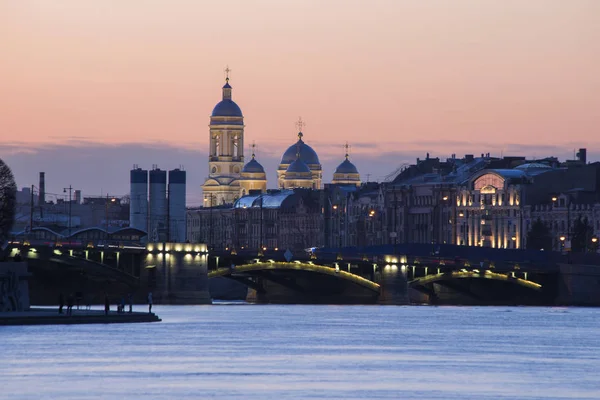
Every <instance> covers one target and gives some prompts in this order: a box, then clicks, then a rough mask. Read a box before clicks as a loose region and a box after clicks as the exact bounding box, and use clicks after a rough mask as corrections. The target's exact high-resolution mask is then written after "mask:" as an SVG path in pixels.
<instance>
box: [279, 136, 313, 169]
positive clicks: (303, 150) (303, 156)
mask: <svg viewBox="0 0 600 400" xmlns="http://www.w3.org/2000/svg"><path fill="white" fill-rule="evenodd" d="M298 147H300V160H302V161H303V163H304V164H320V162H319V156H318V155H317V153H316V152H315V151H314V150H313V149H312V147H310V146H309V145H307V144H306V143H304V142H303V141H302V139H299V140H298V142H297V143H295V144H293V145H291V146H290V147H289V148H288V149H287V150H286V151H285V153H283V157H281V164H292V163H293V162H294V161H295V160H296V155H297V153H298Z"/></svg>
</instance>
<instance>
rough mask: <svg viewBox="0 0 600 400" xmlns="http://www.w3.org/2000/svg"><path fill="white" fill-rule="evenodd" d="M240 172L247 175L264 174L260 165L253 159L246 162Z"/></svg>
mask: <svg viewBox="0 0 600 400" xmlns="http://www.w3.org/2000/svg"><path fill="white" fill-rule="evenodd" d="M242 172H247V173H254V174H257V173H262V174H264V173H265V169H264V168H263V166H262V165H260V164H259V162H258V161H256V160H255V159H254V158H253V159H252V160H250V162H248V164H246V165H244V168H243V169H242Z"/></svg>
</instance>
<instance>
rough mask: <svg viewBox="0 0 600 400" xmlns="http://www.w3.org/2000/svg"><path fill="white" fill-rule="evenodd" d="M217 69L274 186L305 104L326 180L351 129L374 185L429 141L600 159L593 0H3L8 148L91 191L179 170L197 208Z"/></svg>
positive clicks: (354, 150)
mask: <svg viewBox="0 0 600 400" xmlns="http://www.w3.org/2000/svg"><path fill="white" fill-rule="evenodd" d="M226 66H229V67H230V68H231V70H232V72H231V81H230V83H231V85H232V86H233V99H234V100H235V101H236V102H237V103H238V105H239V106H240V107H241V109H242V111H243V114H244V117H245V124H246V128H245V142H246V143H247V144H250V143H252V142H253V141H254V142H256V144H257V147H258V151H257V155H258V157H257V158H258V160H259V161H260V162H261V163H262V164H263V165H264V166H265V168H266V169H267V174H268V179H269V187H275V185H276V173H275V169H276V166H277V163H278V161H279V158H280V157H281V155H282V154H283V152H284V151H285V149H286V148H287V147H288V146H290V145H291V144H293V143H294V142H295V140H296V128H295V125H294V123H295V122H296V121H297V119H298V117H299V116H301V117H302V118H303V120H304V121H305V122H306V127H305V128H304V134H305V136H304V139H305V141H306V142H307V143H308V144H309V145H311V146H312V147H313V148H314V149H315V150H316V151H317V153H318V154H319V157H320V159H321V162H322V163H323V166H324V181H325V182H328V181H330V179H331V177H332V174H333V170H334V169H335V166H336V165H337V164H339V163H340V162H341V161H342V160H343V155H344V148H343V145H344V143H345V142H346V141H347V142H349V143H350V145H351V146H352V147H351V160H352V161H353V162H354V163H355V164H356V165H357V167H358V168H359V171H360V172H361V174H362V176H363V178H366V177H367V175H368V176H369V178H370V180H383V179H385V178H386V176H388V175H389V174H391V173H393V172H394V171H395V170H397V169H398V168H399V167H400V166H402V165H403V164H405V163H414V162H415V159H416V158H417V157H421V158H423V157H424V156H425V153H427V152H429V153H430V155H431V156H432V157H440V158H446V157H449V156H450V155H451V154H453V153H455V154H457V156H462V155H463V154H466V153H474V154H480V153H488V152H489V153H491V154H492V155H495V156H500V155H522V156H526V157H543V156H548V155H555V156H558V157H560V158H561V159H565V158H573V150H574V149H576V148H580V147H586V148H587V149H588V154H589V156H588V158H589V159H590V160H591V161H595V160H599V159H600V139H599V135H598V131H599V127H600V73H598V71H600V1H597V0H570V1H564V0H528V1H522V0H429V1H422V0H369V1H366V0H361V1H355V0H315V1H313V0H286V1H281V0H229V1H208V0H207V1H202V0H169V1H166V0H160V1H159V0H129V1H122V0H87V1H81V0H57V1H46V0H38V1H33V0H0V158H2V159H3V160H4V161H5V162H6V163H7V164H8V165H9V166H10V167H11V168H12V170H13V173H14V175H15V178H16V180H17V185H18V186H19V187H23V186H29V185H31V184H35V185H37V180H38V178H37V176H38V172H39V171H45V172H46V181H47V188H48V189H47V190H48V191H49V192H55V193H61V192H62V189H63V188H64V187H67V186H69V185H72V186H73V187H76V188H79V189H81V190H82V191H83V194H84V196H91V195H100V194H106V193H110V194H111V195H113V194H115V195H117V194H126V193H127V192H128V189H129V183H128V182H129V170H130V169H131V168H132V166H133V165H134V164H138V165H140V166H141V167H145V168H151V166H152V165H154V164H156V165H158V166H159V167H161V168H162V169H172V168H176V167H179V166H183V167H184V168H185V169H186V171H187V173H188V203H189V205H198V204H200V199H201V197H200V193H201V191H200V185H201V184H202V183H203V181H204V179H205V177H206V176H207V172H208V171H207V170H208V160H207V153H208V139H209V133H208V123H209V116H210V113H211V111H212V108H213V107H214V105H215V104H216V103H217V102H218V101H219V100H220V98H221V87H222V86H223V83H224V69H225V67H226ZM246 154H247V155H249V151H248V149H246Z"/></svg>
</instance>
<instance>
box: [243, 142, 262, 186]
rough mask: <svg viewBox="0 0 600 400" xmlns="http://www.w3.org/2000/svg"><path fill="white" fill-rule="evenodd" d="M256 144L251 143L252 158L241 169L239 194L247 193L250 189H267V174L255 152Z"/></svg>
mask: <svg viewBox="0 0 600 400" xmlns="http://www.w3.org/2000/svg"><path fill="white" fill-rule="evenodd" d="M255 148H256V145H255V144H254V143H252V159H251V160H250V161H248V163H247V164H246V165H244V168H243V169H242V177H241V178H240V196H244V195H247V194H248V193H250V191H251V190H260V191H261V192H262V193H264V192H266V191H267V174H266V173H265V169H264V168H263V166H262V165H260V163H259V162H258V161H256V154H255Z"/></svg>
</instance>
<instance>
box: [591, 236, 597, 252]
mask: <svg viewBox="0 0 600 400" xmlns="http://www.w3.org/2000/svg"><path fill="white" fill-rule="evenodd" d="M591 250H592V252H597V251H598V238H597V237H595V236H594V237H593V238H592V249H591Z"/></svg>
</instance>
